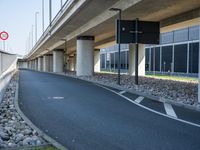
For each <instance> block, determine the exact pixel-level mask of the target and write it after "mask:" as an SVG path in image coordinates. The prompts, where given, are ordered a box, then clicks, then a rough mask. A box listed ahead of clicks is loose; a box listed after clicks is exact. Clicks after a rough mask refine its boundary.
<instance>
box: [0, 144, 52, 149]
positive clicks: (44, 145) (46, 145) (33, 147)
mask: <svg viewBox="0 0 200 150" xmlns="http://www.w3.org/2000/svg"><path fill="white" fill-rule="evenodd" d="M48 146H51V144H43V145H40V146H37V147H35V146H20V147H14V148H3V149H1V150H36V149H41V148H45V147H48Z"/></svg>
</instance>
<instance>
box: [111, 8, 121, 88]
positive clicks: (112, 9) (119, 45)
mask: <svg viewBox="0 0 200 150" xmlns="http://www.w3.org/2000/svg"><path fill="white" fill-rule="evenodd" d="M109 10H110V11H115V12H118V13H119V16H118V20H119V22H118V78H117V84H118V85H120V70H121V54H120V53H121V35H120V30H121V18H122V17H121V12H122V10H121V9H119V8H110V9H109Z"/></svg>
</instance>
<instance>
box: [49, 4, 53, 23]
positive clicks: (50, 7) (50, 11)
mask: <svg viewBox="0 0 200 150" xmlns="http://www.w3.org/2000/svg"><path fill="white" fill-rule="evenodd" d="M51 2H52V0H49V26H51V17H52V14H51V13H52V3H51Z"/></svg>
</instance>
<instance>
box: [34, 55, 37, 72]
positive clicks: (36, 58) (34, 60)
mask: <svg viewBox="0 0 200 150" xmlns="http://www.w3.org/2000/svg"><path fill="white" fill-rule="evenodd" d="M34 61H35V70H38V58H36V59H35V60H34Z"/></svg>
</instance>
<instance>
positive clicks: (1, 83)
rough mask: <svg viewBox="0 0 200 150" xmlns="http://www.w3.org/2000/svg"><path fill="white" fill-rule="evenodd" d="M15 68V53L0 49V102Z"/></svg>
mask: <svg viewBox="0 0 200 150" xmlns="http://www.w3.org/2000/svg"><path fill="white" fill-rule="evenodd" d="M16 68H17V55H13V54H9V53H6V52H4V51H0V102H1V100H2V98H3V95H4V92H5V89H6V87H7V85H8V83H9V82H10V79H11V78H12V76H13V74H14V73H15V71H16Z"/></svg>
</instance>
